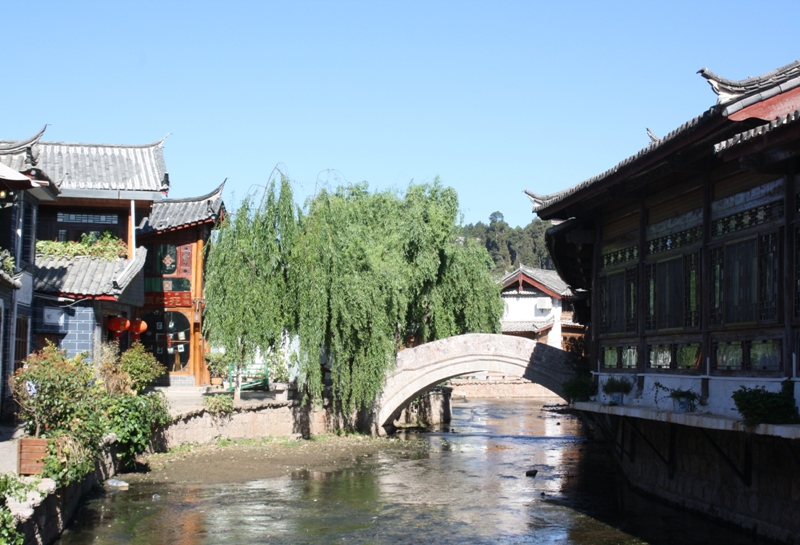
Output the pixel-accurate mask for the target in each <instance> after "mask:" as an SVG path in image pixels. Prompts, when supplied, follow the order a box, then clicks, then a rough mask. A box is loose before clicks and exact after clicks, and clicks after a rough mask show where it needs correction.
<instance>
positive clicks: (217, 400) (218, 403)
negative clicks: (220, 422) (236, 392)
mask: <svg viewBox="0 0 800 545" xmlns="http://www.w3.org/2000/svg"><path fill="white" fill-rule="evenodd" d="M203 406H204V407H205V408H206V410H207V411H208V412H209V413H211V414H212V415H214V416H224V415H228V414H231V413H233V396H232V395H227V394H223V395H213V396H205V397H204V398H203Z"/></svg>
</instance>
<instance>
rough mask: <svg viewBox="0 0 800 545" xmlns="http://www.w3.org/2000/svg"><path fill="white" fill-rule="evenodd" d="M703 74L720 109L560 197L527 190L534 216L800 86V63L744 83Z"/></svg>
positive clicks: (716, 108)
mask: <svg viewBox="0 0 800 545" xmlns="http://www.w3.org/2000/svg"><path fill="white" fill-rule="evenodd" d="M699 73H700V75H702V76H703V77H704V78H706V79H707V80H708V82H709V84H711V87H712V89H713V90H714V92H715V93H717V94H718V95H719V100H718V102H717V105H715V106H713V107H711V108H710V109H709V110H707V111H705V112H704V113H702V114H701V115H699V116H698V117H695V118H694V119H691V120H689V121H687V122H686V123H684V124H683V125H681V126H680V127H678V128H677V129H675V130H674V131H672V132H670V133H669V134H667V135H666V136H665V137H664V138H661V139H660V140H657V141H655V142H652V143H651V144H650V145H649V146H647V147H646V148H643V149H642V150H640V151H639V152H638V153H636V154H634V155H631V156H630V157H628V158H627V159H624V160H623V161H621V162H620V163H618V164H617V165H616V166H614V167H613V168H611V169H609V170H607V171H605V172H603V173H601V174H598V175H596V176H593V177H591V178H589V179H588V180H585V181H583V182H581V183H579V184H576V185H574V186H572V187H569V188H567V189H564V190H562V191H558V192H556V193H551V194H549V195H541V194H537V193H534V192H532V191H528V190H525V193H526V194H527V195H528V198H530V200H531V201H532V202H533V212H535V213H538V212H545V210H546V209H547V208H549V207H551V206H553V205H555V204H557V203H559V202H561V201H563V200H564V199H566V198H567V197H569V196H571V195H574V194H576V193H579V192H581V191H583V190H584V189H586V188H588V187H590V186H593V185H595V184H597V183H599V182H602V181H603V180H605V179H607V178H610V177H611V176H613V175H614V174H616V173H617V172H618V171H620V170H621V169H623V168H625V167H628V166H630V165H633V164H635V163H637V162H639V161H642V160H644V159H645V158H646V157H649V156H650V155H651V154H652V153H654V152H655V151H656V150H659V149H661V148H662V147H664V146H665V145H667V144H668V143H670V142H672V141H673V140H675V139H676V138H678V137H682V136H685V135H686V134H688V133H689V132H691V131H693V130H695V129H696V128H698V127H700V126H701V125H704V124H705V123H707V122H709V121H710V120H712V119H716V118H720V117H724V116H728V115H731V114H733V113H734V112H736V111H738V110H740V109H742V108H746V107H747V106H749V105H751V104H755V103H757V102H760V101H762V100H766V99H767V98H769V97H771V96H774V95H776V94H779V93H782V92H785V91H788V90H789V89H792V88H795V87H797V86H800V60H798V61H795V62H793V63H790V64H787V65H786V66H782V67H781V68H777V69H776V70H773V71H771V72H767V73H766V74H763V75H761V76H758V77H753V78H747V79H744V80H740V81H734V80H728V79H725V78H722V77H719V76H717V75H716V74H714V73H713V72H711V71H710V70H707V69H705V68H703V69H701V70H700V71H699Z"/></svg>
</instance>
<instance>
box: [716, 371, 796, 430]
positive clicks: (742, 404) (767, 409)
mask: <svg viewBox="0 0 800 545" xmlns="http://www.w3.org/2000/svg"><path fill="white" fill-rule="evenodd" d="M781 386H782V387H781V391H780V392H768V391H766V389H764V387H763V386H759V387H757V388H747V387H746V386H742V387H741V388H739V389H738V390H736V391H735V392H733V395H732V396H731V397H733V402H734V403H735V404H736V409H737V410H738V411H739V414H741V415H742V419H743V420H744V423H745V424H747V425H748V426H755V425H757V424H797V423H800V414H798V411H797V405H796V404H795V400H794V396H793V395H792V389H793V384H792V382H791V381H789V380H786V381H784V382H783V383H782V385H781Z"/></svg>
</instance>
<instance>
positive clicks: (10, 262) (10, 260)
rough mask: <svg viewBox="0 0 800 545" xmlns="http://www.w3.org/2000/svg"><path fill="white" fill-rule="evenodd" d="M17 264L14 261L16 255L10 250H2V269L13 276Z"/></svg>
mask: <svg viewBox="0 0 800 545" xmlns="http://www.w3.org/2000/svg"><path fill="white" fill-rule="evenodd" d="M16 268H17V266H16V264H15V263H14V256H12V255H11V254H10V253H9V251H8V250H0V269H1V270H2V271H3V272H4V273H6V274H7V275H9V276H11V275H13V274H14V271H15V270H16Z"/></svg>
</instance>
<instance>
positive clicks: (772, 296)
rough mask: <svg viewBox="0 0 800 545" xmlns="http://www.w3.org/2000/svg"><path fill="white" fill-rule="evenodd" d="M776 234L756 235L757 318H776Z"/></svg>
mask: <svg viewBox="0 0 800 545" xmlns="http://www.w3.org/2000/svg"><path fill="white" fill-rule="evenodd" d="M778 262H779V260H778V234H777V233H769V234H765V235H761V236H759V237H758V319H759V320H761V321H768V320H776V319H777V318H778Z"/></svg>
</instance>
